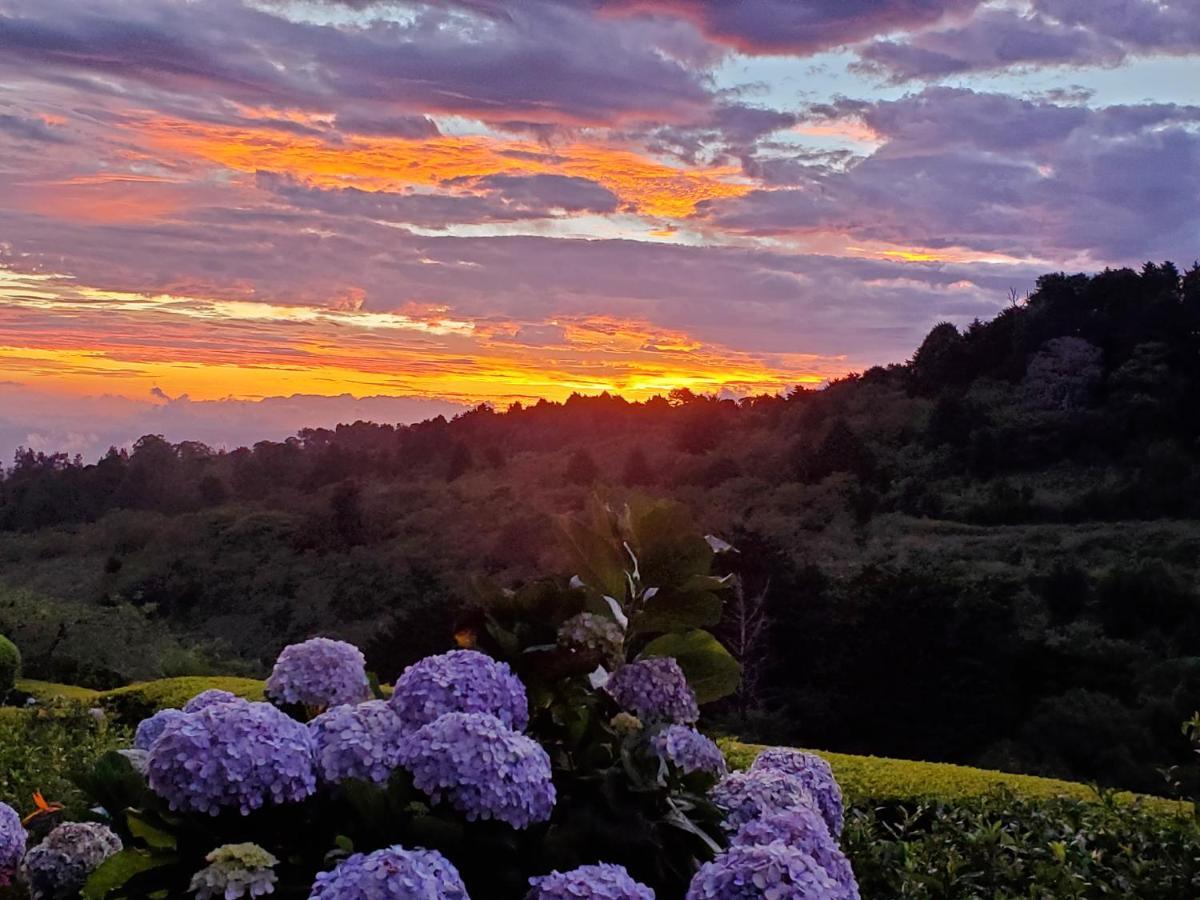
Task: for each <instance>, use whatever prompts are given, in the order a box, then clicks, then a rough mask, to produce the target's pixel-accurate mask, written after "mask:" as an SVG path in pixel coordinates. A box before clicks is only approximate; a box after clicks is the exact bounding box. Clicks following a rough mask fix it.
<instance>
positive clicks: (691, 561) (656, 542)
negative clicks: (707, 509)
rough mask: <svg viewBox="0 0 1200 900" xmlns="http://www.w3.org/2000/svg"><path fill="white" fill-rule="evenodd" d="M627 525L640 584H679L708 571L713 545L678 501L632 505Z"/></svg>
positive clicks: (670, 585)
mask: <svg viewBox="0 0 1200 900" xmlns="http://www.w3.org/2000/svg"><path fill="white" fill-rule="evenodd" d="M630 528H631V530H632V532H633V534H632V538H633V546H634V551H635V552H636V553H637V557H638V567H639V569H640V570H641V575H642V583H643V584H645V585H647V586H648V587H659V588H667V587H680V586H682V585H683V584H684V583H685V582H686V581H687V580H688V579H690V578H692V577H694V576H697V575H707V574H708V573H709V570H710V569H711V567H712V561H713V551H712V548H711V547H710V546H708V542H707V541H706V540H704V538H703V537H701V536H700V534H699V533H698V532H697V531H696V526H695V524H694V523H693V521H692V517H691V514H690V513H689V512H688V511H687V509H686V508H685V507H684V506H682V505H681V504H678V503H673V502H670V501H665V500H660V501H657V502H654V503H651V504H648V505H642V504H638V505H635V506H634V507H632V508H631V515H630Z"/></svg>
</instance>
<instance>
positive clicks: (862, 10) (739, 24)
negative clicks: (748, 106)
mask: <svg viewBox="0 0 1200 900" xmlns="http://www.w3.org/2000/svg"><path fill="white" fill-rule="evenodd" d="M594 2H595V3H596V5H597V6H599V7H600V8H602V9H604V10H606V11H610V12H621V13H649V14H658V15H669V16H678V17H681V18H684V19H687V20H689V21H692V22H694V23H695V24H696V25H697V27H699V28H700V29H701V30H702V31H703V32H704V34H705V35H706V36H707V37H708V38H709V39H711V40H713V41H717V42H719V43H722V44H725V45H728V46H730V47H733V48H735V49H736V50H738V51H740V52H742V53H747V54H756V53H764V54H765V53H789V54H799V55H809V54H813V53H818V52H820V51H822V50H828V49H831V48H833V47H840V46H843V45H846V44H855V43H858V42H859V41H863V40H866V39H868V38H872V37H875V36H876V35H880V34H886V33H888V32H893V31H900V30H908V29H913V28H919V27H922V26H926V25H933V24H935V23H937V22H939V21H941V20H942V19H943V18H944V17H946V16H948V15H955V14H963V13H968V12H970V11H971V10H973V9H975V8H976V7H977V6H979V5H980V3H981V2H983V0H805V2H797V0H594Z"/></svg>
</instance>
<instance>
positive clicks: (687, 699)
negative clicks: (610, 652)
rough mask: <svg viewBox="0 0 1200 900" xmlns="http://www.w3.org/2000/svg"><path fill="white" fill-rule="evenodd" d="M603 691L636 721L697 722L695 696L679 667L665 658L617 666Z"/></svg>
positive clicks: (667, 657)
mask: <svg viewBox="0 0 1200 900" xmlns="http://www.w3.org/2000/svg"><path fill="white" fill-rule="evenodd" d="M605 690H606V691H608V693H609V694H610V695H611V696H612V698H613V699H614V700H616V701H617V705H619V706H620V707H621V708H622V709H624V710H627V711H628V712H631V713H634V714H635V715H637V717H638V718H639V719H642V720H643V721H646V720H655V719H658V720H662V721H666V722H674V723H676V724H687V725H691V724H692V723H694V722H695V721H696V720H697V719H699V718H700V707H699V706H698V705H697V704H696V694H695V692H694V691H693V690H692V689H691V687H690V686H689V685H688V681H687V676H685V675H684V674H683V669H681V668H680V667H679V663H677V662H676V661H675V660H673V659H671V658H670V657H669V656H663V657H658V658H657V659H644V660H639V661H638V662H632V663H629V664H628V665H624V666H621V668H619V669H617V671H616V672H615V673H614V674H613V676H612V678H610V679H609V681H608V683H607V684H606V685H605Z"/></svg>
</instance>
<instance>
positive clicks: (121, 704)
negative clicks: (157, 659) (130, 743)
mask: <svg viewBox="0 0 1200 900" xmlns="http://www.w3.org/2000/svg"><path fill="white" fill-rule="evenodd" d="M206 690H224V691H229V692H230V693H231V694H236V695H237V696H239V697H242V698H244V699H246V700H261V699H263V683H262V682H261V681H255V680H254V679H252V678H229V677H223V678H210V677H206V676H199V675H196V676H186V677H183V678H163V679H160V680H158V681H146V682H140V683H138V684H131V685H129V686H127V687H123V688H117V689H115V690H111V691H107V692H106V693H105V694H104V695H103V698H102V700H101V703H102V705H103V706H104V708H105V709H107V710H108V711H110V712H111V713H113V714H114V715H115V716H117V717H118V718H119V719H121V721H123V722H130V723H133V722H139V721H141V720H142V719H144V718H146V717H147V716H149V715H152V714H153V713H156V712H158V711H159V710H160V709H182V708H183V707H184V705H185V704H186V703H187V702H188V700H190V699H191V698H193V697H195V696H196V695H197V694H199V693H201V692H202V691H206Z"/></svg>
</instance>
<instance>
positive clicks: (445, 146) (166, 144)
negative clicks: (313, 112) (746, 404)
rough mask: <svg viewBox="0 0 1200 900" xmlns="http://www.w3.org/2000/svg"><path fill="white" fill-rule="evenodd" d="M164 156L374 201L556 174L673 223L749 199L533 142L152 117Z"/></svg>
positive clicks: (593, 148) (682, 176)
mask: <svg viewBox="0 0 1200 900" xmlns="http://www.w3.org/2000/svg"><path fill="white" fill-rule="evenodd" d="M136 128H137V130H138V132H139V136H140V138H141V139H142V141H144V142H145V143H146V144H148V145H149V147H150V148H152V149H153V150H155V151H158V152H160V153H162V152H166V153H174V154H179V155H183V156H190V157H196V158H200V159H203V160H206V161H208V162H210V163H214V164H217V165H220V166H223V167H225V168H228V169H233V170H234V171H238V172H246V173H253V172H257V171H260V170H266V171H271V172H278V173H284V174H287V175H290V176H292V177H294V178H297V179H299V180H301V181H303V182H305V183H307V184H310V185H313V186H315V187H323V188H340V187H354V188H358V189H360V190H366V191H384V190H397V189H403V188H407V187H413V186H426V187H437V186H443V185H445V184H446V183H447V182H449V181H452V180H455V179H462V180H466V181H470V180H472V179H477V178H482V177H484V176H486V175H495V174H520V175H534V174H558V175H570V176H576V177H580V178H587V179H590V180H591V181H595V182H596V183H598V184H600V185H602V186H604V187H605V188H608V189H609V190H610V191H612V192H613V193H614V194H616V195H617V196H618V197H619V198H620V199H621V201H622V203H624V204H626V205H627V206H629V207H631V208H632V209H634V210H636V211H637V212H639V213H643V214H645V215H651V216H662V217H668V218H684V217H686V216H689V215H691V214H692V213H693V212H694V211H695V208H696V204H698V203H700V202H701V201H704V200H713V199H718V198H722V197H738V196H741V195H743V194H745V193H748V192H749V191H750V190H751V189H752V185H749V184H747V183H745V182H739V181H734V180H731V179H733V178H736V177H737V175H738V173H739V170H738V169H737V168H736V167H733V166H724V167H710V168H703V169H685V168H678V167H675V166H670V165H667V164H665V163H662V162H658V161H656V160H654V159H650V158H648V157H646V156H642V155H640V154H638V153H634V152H632V151H629V150H620V149H614V148H611V147H605V146H601V145H593V144H584V143H575V144H570V145H567V146H563V147H555V148H553V149H552V150H548V149H547V148H546V147H545V146H544V145H541V144H537V143H534V142H530V141H516V140H508V139H500V138H492V137H487V136H483V135H442V136H438V137H432V138H421V139H407V138H394V137H366V136H361V135H359V136H351V137H348V138H346V140H345V141H344V142H343V143H340V144H330V143H327V142H326V141H324V140H322V139H320V138H318V137H314V136H306V135H296V134H291V133H289V132H284V131H279V130H275V129H272V128H270V127H269V126H263V127H253V128H251V127H244V126H227V125H212V124H203V123H197V122H189V121H184V120H177V119H166V118H162V117H152V118H148V119H145V120H143V121H142V122H140V123H139V124H138V125H137V126H136Z"/></svg>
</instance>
